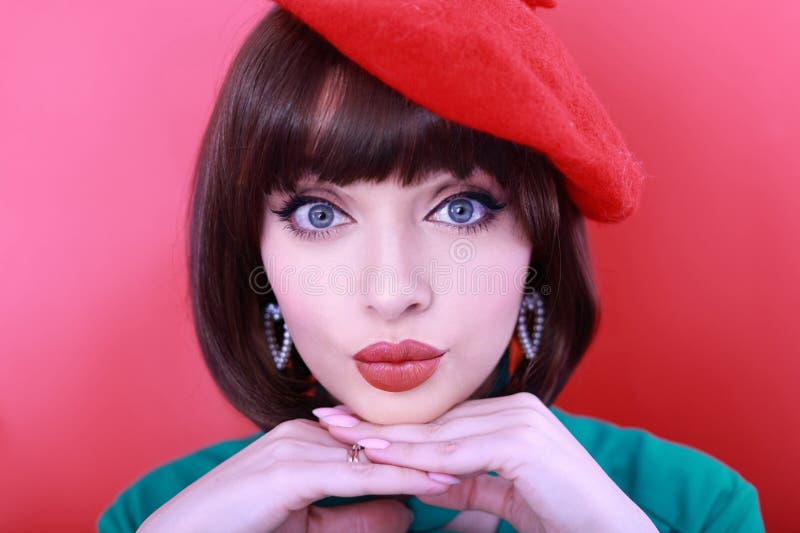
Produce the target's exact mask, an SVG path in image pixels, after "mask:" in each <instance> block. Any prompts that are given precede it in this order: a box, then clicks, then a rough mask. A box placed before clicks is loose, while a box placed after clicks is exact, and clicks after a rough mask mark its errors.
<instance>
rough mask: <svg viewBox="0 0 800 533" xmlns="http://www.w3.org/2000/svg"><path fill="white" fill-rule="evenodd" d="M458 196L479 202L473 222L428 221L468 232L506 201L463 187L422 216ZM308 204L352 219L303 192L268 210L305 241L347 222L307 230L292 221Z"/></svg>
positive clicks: (480, 226)
mask: <svg viewBox="0 0 800 533" xmlns="http://www.w3.org/2000/svg"><path fill="white" fill-rule="evenodd" d="M458 199H468V200H473V201H475V202H477V203H478V204H479V208H480V209H482V210H483V216H482V217H481V218H480V219H479V220H477V221H476V222H471V223H469V224H456V223H449V222H443V221H440V220H431V222H433V223H435V224H440V225H442V226H444V227H446V228H447V229H449V230H453V231H456V232H457V233H459V234H462V235H467V234H472V233H476V232H478V231H482V230H485V229H487V228H488V227H489V226H490V225H491V223H492V222H493V221H494V220H495V219H496V217H497V215H498V213H499V212H500V211H501V210H503V209H504V208H505V207H506V206H507V204H506V203H502V202H498V201H497V200H496V199H495V198H494V196H493V195H492V194H490V193H489V192H487V191H485V190H483V189H479V188H476V189H474V190H465V191H461V192H459V193H456V194H453V195H451V196H448V197H447V198H445V199H444V200H442V201H441V202H439V204H438V205H437V206H436V207H435V208H433V209H432V210H431V211H430V212H429V213H428V214H427V215H426V216H425V219H426V220H427V219H428V218H429V217H430V216H431V215H433V214H435V213H437V212H438V211H440V210H441V209H442V207H443V206H446V205H447V204H449V203H451V202H453V201H455V200H458ZM309 204H311V205H312V207H313V206H314V205H317V204H320V205H325V206H328V207H329V208H330V209H332V210H333V211H335V212H337V213H339V214H341V215H342V216H344V217H345V218H349V219H351V220H352V217H351V216H350V215H348V214H347V213H346V212H345V211H344V210H343V209H341V208H339V207H338V206H336V205H335V204H334V203H332V202H330V201H328V200H326V199H324V198H320V197H316V196H311V195H305V194H295V193H290V194H289V198H288V199H287V200H286V201H284V202H283V204H282V205H281V207H280V208H279V209H270V211H272V212H273V213H275V214H276V215H278V217H279V218H280V220H282V221H283V222H287V224H286V225H285V226H284V228H286V229H288V230H290V231H291V232H292V233H293V234H294V235H295V236H297V237H299V238H301V239H306V240H317V239H326V238H329V237H330V236H331V235H333V234H334V233H336V232H338V231H340V230H339V228H341V227H342V226H346V225H348V224H339V225H336V226H332V227H330V228H325V229H308V228H305V227H302V226H300V225H299V224H298V223H297V221H296V220H294V214H295V212H297V211H298V210H299V209H300V208H302V207H304V206H306V205H309Z"/></svg>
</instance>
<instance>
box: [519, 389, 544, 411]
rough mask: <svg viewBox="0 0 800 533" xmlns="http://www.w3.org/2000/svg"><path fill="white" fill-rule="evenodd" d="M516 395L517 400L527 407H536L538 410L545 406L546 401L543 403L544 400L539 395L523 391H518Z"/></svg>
mask: <svg viewBox="0 0 800 533" xmlns="http://www.w3.org/2000/svg"><path fill="white" fill-rule="evenodd" d="M514 396H516V400H517V401H518V402H520V404H521V405H522V406H523V407H527V408H529V409H535V410H537V411H538V410H539V409H541V408H542V407H544V403H542V400H540V399H539V397H538V396H536V395H535V394H533V393H531V392H528V391H521V392H518V393H516V394H515V395H514Z"/></svg>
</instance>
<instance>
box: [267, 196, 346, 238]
mask: <svg viewBox="0 0 800 533" xmlns="http://www.w3.org/2000/svg"><path fill="white" fill-rule="evenodd" d="M271 211H272V212H273V213H275V214H276V215H278V216H279V217H280V219H281V220H283V221H284V222H288V224H287V225H286V226H285V227H286V228H287V229H289V230H291V231H292V233H294V234H295V235H297V236H298V237H302V238H304V239H323V238H325V237H327V236H328V235H330V234H331V233H334V232H335V231H337V230H336V229H335V228H336V227H337V226H341V225H342V224H337V225H335V226H334V225H333V224H334V222H336V221H337V220H338V221H340V220H342V219H344V220H346V219H347V218H349V216H348V215H347V214H346V213H344V212H343V211H342V210H341V209H339V208H338V207H336V206H335V205H333V204H332V203H330V202H328V201H327V200H323V199H321V198H315V197H313V196H295V195H292V196H291V197H290V198H289V200H288V201H287V202H286V203H285V204H284V206H283V207H282V208H281V209H278V210H271Z"/></svg>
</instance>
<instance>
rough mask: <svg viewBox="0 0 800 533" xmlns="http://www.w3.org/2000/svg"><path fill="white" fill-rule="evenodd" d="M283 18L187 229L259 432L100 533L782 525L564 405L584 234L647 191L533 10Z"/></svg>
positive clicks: (698, 473) (212, 360)
mask: <svg viewBox="0 0 800 533" xmlns="http://www.w3.org/2000/svg"><path fill="white" fill-rule="evenodd" d="M280 4H281V7H276V8H274V9H273V10H271V11H270V12H269V13H268V14H267V15H266V16H265V18H264V19H263V20H262V21H261V23H260V24H259V25H258V26H257V27H256V28H255V29H254V30H253V32H252V33H251V35H250V36H249V38H248V39H247V41H246V43H245V44H244V46H243V48H242V49H241V51H240V52H239V54H238V56H237V58H236V60H235V61H234V63H233V65H232V66H231V69H230V71H229V73H228V76H227V78H226V81H225V84H224V86H223V88H222V91H221V93H220V96H219V100H218V102H217V105H216V107H215V110H214V114H213V116H212V120H211V122H210V124H209V126H208V128H207V130H206V135H205V138H204V143H203V147H202V150H201V153H200V155H199V159H198V165H197V172H196V181H195V184H194V193H193V210H192V213H191V242H190V272H191V286H192V294H193V309H194V316H195V322H196V327H197V331H198V336H199V340H200V344H201V348H202V351H203V355H204V357H205V360H206V363H207V365H208V368H209V370H210V371H211V373H212V376H213V377H214V379H215V380H216V382H217V383H218V384H219V386H220V388H221V389H222V391H223V392H224V393H225V395H226V397H227V398H228V399H229V400H230V402H231V403H232V404H233V405H234V406H236V408H237V409H239V410H240V411H241V412H242V413H244V414H245V415H246V416H248V417H249V418H250V419H251V420H252V421H253V422H254V423H255V424H256V425H257V426H258V427H259V428H261V431H259V432H258V433H257V434H255V435H253V436H251V437H248V438H245V439H239V440H230V441H225V442H222V443H219V444H217V445H215V446H212V447H209V448H206V449H203V450H199V451H198V452H196V453H194V454H191V455H189V456H187V457H184V458H182V459H180V460H178V461H173V462H171V463H169V464H166V465H162V466H161V467H160V468H158V469H156V470H154V471H152V472H150V473H149V474H148V475H147V476H144V477H143V478H141V479H140V480H138V481H137V482H136V483H134V484H133V485H132V486H131V487H129V488H128V489H127V490H126V491H125V492H124V493H123V494H121V495H120V496H119V497H118V499H117V500H116V501H115V502H114V503H113V504H112V505H111V506H110V507H109V508H108V509H107V510H106V511H105V512H104V513H103V515H102V516H101V518H100V521H99V523H98V526H99V529H100V530H101V531H120V530H134V529H136V528H139V527H140V526H141V529H140V530H141V531H196V530H209V531H350V530H356V529H358V528H361V529H367V530H370V531H407V530H409V529H410V530H414V531H442V530H450V531H535V532H552V531H559V532H564V531H575V532H577V531H593V532H596V531H615V532H616V531H637V532H638V531H642V532H645V531H740V530H741V531H758V530H763V523H762V521H761V516H760V511H759V508H758V498H757V494H756V491H755V489H754V488H753V486H752V485H751V484H749V483H748V482H747V481H746V480H744V479H743V478H742V477H741V476H740V475H739V474H738V473H737V472H735V471H734V470H732V469H730V468H729V467H728V466H726V465H724V464H723V463H721V462H719V461H717V460H716V459H714V458H712V457H710V456H708V455H707V454H704V453H702V452H700V451H698V450H693V449H691V448H689V447H686V446H682V445H679V444H676V443H671V442H669V441H666V440H663V439H660V438H658V437H655V436H653V435H651V434H649V433H647V432H645V431H642V430H637V429H634V428H620V427H617V426H614V425H613V424H610V423H607V422H603V421H599V420H594V419H591V418H588V417H579V416H575V415H570V414H567V413H565V412H563V411H561V410H559V409H556V408H555V407H552V403H553V401H554V400H555V398H556V397H557V396H558V394H559V392H560V391H561V390H562V389H563V387H564V385H565V384H566V381H567V379H568V378H569V376H570V375H571V373H572V371H573V370H574V368H575V367H576V365H577V364H578V362H579V361H580V359H581V358H582V356H583V354H584V353H585V351H586V349H587V347H588V345H589V343H590V341H591V339H592V337H593V335H594V332H595V330H596V326H597V321H598V319H599V303H598V301H597V296H596V292H595V287H594V282H593V278H592V273H591V268H590V265H591V262H590V259H589V254H588V246H587V241H586V235H585V228H584V219H583V217H584V216H587V217H591V218H593V219H596V220H601V221H607V222H612V221H619V220H622V219H624V218H626V217H627V216H629V215H630V214H632V213H633V211H634V210H635V207H636V204H637V202H638V196H639V192H640V187H641V182H642V179H643V177H644V175H643V173H642V170H641V168H640V165H639V164H638V162H637V161H636V160H635V159H634V158H633V156H632V154H630V152H629V151H628V150H627V148H626V147H625V146H624V143H623V142H622V139H621V137H620V135H619V133H618V132H617V131H616V129H615V128H614V127H613V125H612V124H611V123H610V122H609V121H608V117H607V116H606V115H605V113H604V111H603V109H602V107H601V106H600V105H599V103H597V101H596V100H595V99H594V97H593V95H592V94H591V92H590V91H589V90H588V86H587V85H585V81H584V80H583V78H582V77H580V76H579V75H578V74H577V71H576V70H574V66H573V65H572V64H571V63H570V62H569V61H568V59H566V56H565V53H564V52H563V51H561V48H559V45H558V42H557V41H555V39H554V38H553V37H552V36H550V35H549V33H547V31H546V29H544V28H543V27H542V26H541V24H540V22H539V21H538V18H537V17H536V16H535V14H534V12H533V9H534V7H536V5H535V3H533V2H528V3H527V4H526V3H523V2H519V3H516V2H474V3H470V5H469V6H466V4H465V3H459V4H457V6H458V8H464V7H469V8H470V9H469V10H468V11H467V10H461V9H456V4H454V3H442V2H417V3H398V2H369V3H365V2H362V3H358V5H357V9H356V7H349V6H348V3H347V2H330V3H328V2H295V1H288V0H287V1H282V2H280ZM547 6H549V7H552V4H547ZM437 17H438V18H437ZM312 27H313V28H315V29H313V30H312ZM534 30H535V31H534ZM323 35H325V37H323ZM480 36H483V37H482V39H481V38H478V37H480ZM487 36H488V37H487ZM520 39H522V41H519V42H518V40H520ZM526 39H528V40H530V42H529V43H528V42H527V41H525V40H526ZM409 43H411V44H413V45H414V47H411V46H409V47H405V46H396V45H397V44H409ZM525 43H527V44H530V46H529V47H521V48H520V47H518V46H516V47H515V46H513V45H518V44H525ZM334 44H335V45H334ZM473 45H474V46H473ZM344 52H347V55H346V54H345V53H344ZM505 52H508V53H509V54H511V55H506V56H504V55H503V53H505ZM534 52H536V53H539V54H543V55H542V56H541V57H538V56H531V54H533V53H534ZM515 54H517V55H515ZM547 54H549V55H547ZM544 57H546V58H547V59H548V62H541V63H540V62H539V61H538V60H539V59H541V58H544ZM356 59H357V60H358V62H356V61H355V60H356ZM519 61H522V62H521V63H520V62H519ZM525 61H527V63H525ZM519 65H528V66H537V68H536V69H532V70H530V71H524V70H520V68H519ZM367 67H368V68H369V70H367ZM426 68H427V70H426ZM504 69H506V70H504ZM476 73H477V74H478V75H476ZM379 75H380V79H379V77H378V76H379ZM465 82H470V83H465ZM526 84H527V85H526ZM520 88H527V89H528V90H526V91H525V92H523V94H521V95H520V94H516V95H515V94H513V91H514V90H515V89H517V90H519V89H520ZM520 92H521V91H520ZM515 99H516V100H515ZM420 102H424V103H426V105H421V104H420ZM530 113H535V115H530ZM445 115H446V116H450V117H451V120H446V119H445V118H443V117H444V116H445ZM317 417H318V418H317ZM409 510H410V511H412V512H411V513H410V512H409Z"/></svg>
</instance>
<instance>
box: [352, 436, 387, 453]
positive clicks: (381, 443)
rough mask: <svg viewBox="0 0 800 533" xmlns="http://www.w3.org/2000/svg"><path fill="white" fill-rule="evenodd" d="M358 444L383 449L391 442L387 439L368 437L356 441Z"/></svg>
mask: <svg viewBox="0 0 800 533" xmlns="http://www.w3.org/2000/svg"><path fill="white" fill-rule="evenodd" d="M358 444H360V445H361V446H363V447H364V448H374V449H377V450H383V449H384V448H388V447H389V445H390V444H391V442H389V441H388V440H383V439H376V438H373V437H370V438H368V439H361V440H360V441H358Z"/></svg>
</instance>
